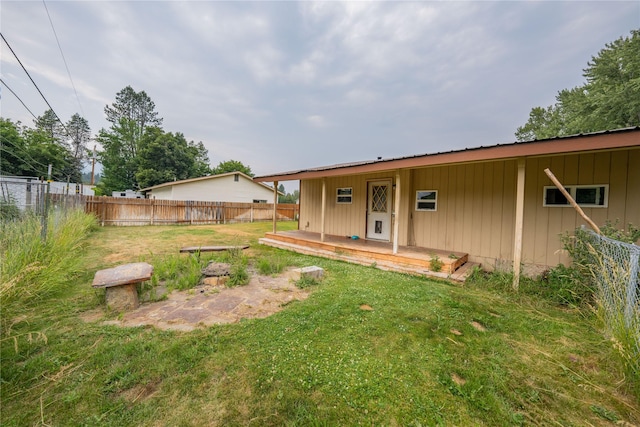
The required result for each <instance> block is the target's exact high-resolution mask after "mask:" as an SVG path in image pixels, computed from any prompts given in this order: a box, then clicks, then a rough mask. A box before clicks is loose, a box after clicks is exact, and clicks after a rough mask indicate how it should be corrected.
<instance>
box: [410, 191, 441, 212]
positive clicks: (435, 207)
mask: <svg viewBox="0 0 640 427" xmlns="http://www.w3.org/2000/svg"><path fill="white" fill-rule="evenodd" d="M420 193H433V194H434V198H433V200H431V199H427V200H425V199H420V198H418V195H419V194H420ZM419 203H433V209H428V208H420V207H418V204H419ZM414 209H415V210H416V212H437V211H438V190H416V199H415V204H414Z"/></svg>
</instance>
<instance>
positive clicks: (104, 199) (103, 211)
mask: <svg viewBox="0 0 640 427" xmlns="http://www.w3.org/2000/svg"><path fill="white" fill-rule="evenodd" d="M106 215H107V198H106V197H102V215H100V217H101V219H102V224H101V225H102V227H104V217H105V216H106Z"/></svg>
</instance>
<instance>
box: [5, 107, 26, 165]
mask: <svg viewBox="0 0 640 427" xmlns="http://www.w3.org/2000/svg"><path fill="white" fill-rule="evenodd" d="M18 126H19V123H18V124H15V123H13V122H12V121H11V120H8V119H3V118H1V117H0V175H21V172H22V167H21V165H22V164H24V163H25V162H26V160H24V159H23V157H24V153H25V152H26V145H25V141H24V138H23V137H22V135H20V130H19V128H18Z"/></svg>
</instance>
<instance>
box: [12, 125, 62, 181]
mask: <svg viewBox="0 0 640 427" xmlns="http://www.w3.org/2000/svg"><path fill="white" fill-rule="evenodd" d="M0 138H2V139H3V140H4V142H9V143H11V146H12V147H13V148H14V149H16V150H17V149H20V151H21V152H22V154H23V155H24V156H26V157H27V158H29V159H31V161H32V162H33V163H36V164H38V165H39V167H42V168H44V171H48V169H49V166H48V165H45V164H43V163H41V162H39V161H37V160H36V159H34V158H33V157H31V155H30V154H29V152H27V151H25V150H24V149H23V148H22V147H18V146H16V145H15V144H14V143H13V141H11V140H10V139H8V138H6V137H4V136H2V135H0ZM0 150H4V151H5V152H7V153H9V154H11V155H12V156H14V157H16V158H18V159H20V160H22V162H24V164H26V165H27V166H28V167H29V168H31V170H33V171H36V172H38V167H36V166H34V165H33V163H29V162H28V161H27V160H25V159H24V157H20V156H19V155H18V154H16V152H15V150H13V151H9V150H8V149H6V148H4V147H3V146H2V144H1V143H0ZM40 172H43V171H42V170H41V171H40ZM47 174H48V172H43V173H42V176H47ZM51 177H52V178H55V180H56V181H64V178H61V177H60V176H54V175H53V174H51Z"/></svg>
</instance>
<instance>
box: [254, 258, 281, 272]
mask: <svg viewBox="0 0 640 427" xmlns="http://www.w3.org/2000/svg"><path fill="white" fill-rule="evenodd" d="M257 267H258V272H259V273H260V274H262V275H264V276H269V275H273V274H280V273H282V271H283V270H284V268H285V267H286V264H285V262H284V261H283V260H282V258H279V257H274V256H269V257H265V258H260V259H259V260H258V263H257Z"/></svg>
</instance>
